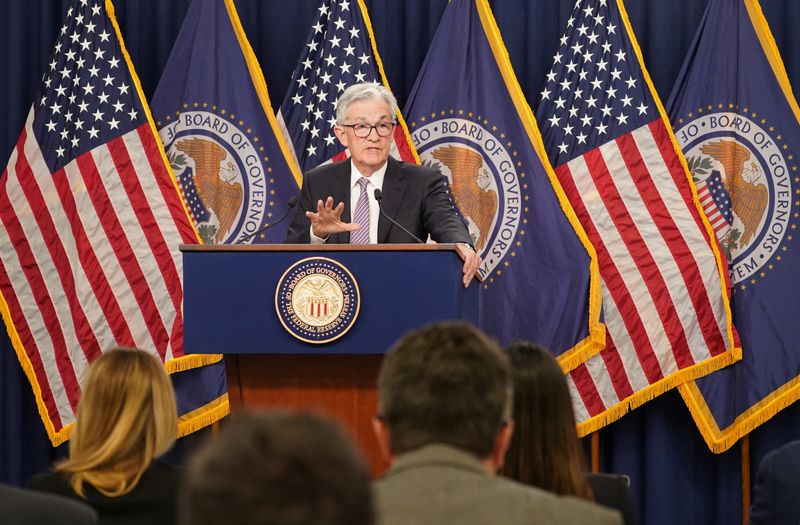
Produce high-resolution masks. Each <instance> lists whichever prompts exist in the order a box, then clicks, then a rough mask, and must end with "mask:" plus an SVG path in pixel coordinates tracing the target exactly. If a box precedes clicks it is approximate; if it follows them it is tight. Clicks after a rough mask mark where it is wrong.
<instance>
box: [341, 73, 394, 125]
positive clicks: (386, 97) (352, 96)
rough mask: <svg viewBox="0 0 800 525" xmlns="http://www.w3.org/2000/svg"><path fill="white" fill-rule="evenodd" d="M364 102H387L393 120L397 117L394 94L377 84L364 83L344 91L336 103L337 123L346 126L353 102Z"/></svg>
mask: <svg viewBox="0 0 800 525" xmlns="http://www.w3.org/2000/svg"><path fill="white" fill-rule="evenodd" d="M362 100H378V101H381V102H385V103H386V104H387V105H388V106H389V109H390V110H391V111H392V118H393V119H394V116H395V115H397V100H396V99H395V98H394V95H392V92H391V91H389V90H388V89H386V88H385V87H383V86H382V85H380V84H378V83H377V82H364V83H361V84H353V85H352V86H350V87H348V88H347V89H345V90H344V93H342V95H341V96H340V97H339V100H337V101H336V123H337V124H344V119H345V117H347V110H348V109H349V108H350V105H351V104H353V102H360V101H362Z"/></svg>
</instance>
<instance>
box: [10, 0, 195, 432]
mask: <svg viewBox="0 0 800 525" xmlns="http://www.w3.org/2000/svg"><path fill="white" fill-rule="evenodd" d="M104 5H105V4H104V3H103V2H102V1H100V0H73V2H72V3H71V5H70V7H69V10H68V11H67V16H66V20H65V22H64V25H63V26H62V27H61V30H60V33H59V36H58V38H57V41H56V44H55V50H54V52H53V54H52V58H51V60H50V62H49V64H48V66H47V69H46V72H45V73H44V76H43V78H42V86H41V88H40V91H39V93H38V94H37V96H36V98H35V101H34V104H33V107H32V108H31V110H30V112H29V114H28V118H27V121H26V123H25V127H24V129H23V130H22V133H21V135H20V137H19V140H18V142H17V145H16V147H15V149H14V151H13V153H12V155H11V158H10V160H9V162H8V166H7V168H6V170H5V171H4V172H3V175H2V179H0V220H1V221H2V224H3V227H2V228H0V292H1V293H2V299H3V304H2V305H0V306H1V307H2V309H3V314H4V319H5V321H6V324H7V328H8V330H9V333H10V334H11V337H12V341H13V343H14V346H15V349H16V350H17V353H18V356H19V358H20V361H21V363H22V366H23V368H24V370H25V372H26V374H27V375H28V378H29V379H30V381H31V383H32V385H33V389H34V392H35V393H36V396H37V402H38V404H39V410H40V413H41V414H42V416H43V420H44V423H45V426H46V428H47V430H48V434H49V435H50V438H51V440H52V441H53V443H54V444H57V443H60V442H61V441H63V440H64V439H66V438H67V437H68V430H69V429H68V428H67V425H69V424H70V423H72V422H73V421H74V419H75V409H76V405H77V402H78V398H79V397H80V392H81V390H80V385H79V383H80V380H81V378H82V377H83V375H84V373H85V371H86V369H87V367H88V365H89V363H91V362H92V361H93V360H94V359H95V358H96V357H97V356H98V355H100V353H101V352H102V351H103V350H105V349H107V348H109V347H110V346H112V345H115V344H120V345H135V346H137V347H140V348H143V349H146V350H148V351H151V352H153V353H157V355H158V356H159V357H160V358H161V359H162V360H163V361H165V362H167V361H169V360H172V359H173V358H176V357H179V356H182V355H183V333H182V332H183V320H182V317H181V301H182V287H181V276H182V268H181V259H180V254H179V253H178V245H179V244H181V243H195V242H197V238H196V234H195V232H194V230H193V228H192V226H191V223H190V222H189V218H188V216H187V213H186V210H185V207H184V206H183V203H182V202H181V200H180V196H179V194H178V192H177V189H176V187H175V183H174V181H173V180H172V179H171V177H170V174H169V172H168V171H167V168H166V167H165V165H164V161H163V157H162V153H161V152H160V147H159V143H158V140H157V139H156V137H155V135H154V128H153V127H152V126H151V124H150V122H149V120H148V117H147V114H146V109H145V106H144V101H143V100H142V98H141V95H140V93H139V91H138V89H137V85H136V80H135V73H134V72H133V70H132V69H131V66H130V65H129V64H128V63H127V61H126V59H125V54H124V52H123V48H122V46H123V44H122V41H121V40H120V38H119V37H118V35H119V33H118V30H117V26H116V24H115V22H114V21H113V19H112V18H111V17H113V12H112V13H110V14H109V13H107V12H106V10H105V8H104ZM108 5H110V4H108Z"/></svg>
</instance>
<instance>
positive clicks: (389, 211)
mask: <svg viewBox="0 0 800 525" xmlns="http://www.w3.org/2000/svg"><path fill="white" fill-rule="evenodd" d="M406 185H407V182H406V176H405V174H404V173H403V170H402V169H400V163H399V162H397V161H396V160H394V159H393V158H392V157H389V160H388V161H387V166H386V175H385V176H384V177H383V189H382V190H381V192H382V193H383V199H382V200H381V206H382V207H383V212H384V213H385V214H386V215H388V216H389V217H391V218H393V219H394V218H395V217H396V216H397V210H398V209H399V208H400V203H401V202H403V196H404V195H405V193H406ZM391 225H392V223H391V222H389V221H388V220H386V218H385V217H383V216H381V217H380V219H378V242H379V243H385V242H386V240H387V238H388V236H389V228H390V227H391Z"/></svg>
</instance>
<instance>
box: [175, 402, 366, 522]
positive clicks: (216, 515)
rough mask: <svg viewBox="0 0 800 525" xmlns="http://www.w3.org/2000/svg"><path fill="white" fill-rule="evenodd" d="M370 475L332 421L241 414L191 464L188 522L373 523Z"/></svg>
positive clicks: (185, 504) (185, 498) (184, 507)
mask: <svg viewBox="0 0 800 525" xmlns="http://www.w3.org/2000/svg"><path fill="white" fill-rule="evenodd" d="M369 481H370V480H369V474H368V473H367V470H366V468H365V466H364V464H363V462H362V461H361V459H360V457H359V456H358V454H357V453H356V451H355V448H354V447H353V445H352V443H351V441H350V439H349V438H348V437H347V436H346V435H345V433H344V432H343V431H342V430H341V429H340V428H339V427H338V426H337V425H336V424H334V423H333V422H330V421H328V420H326V419H323V418H321V417H320V416H316V415H313V414H307V413H297V414H291V413H281V412H277V413H255V412H239V413H237V414H235V415H234V416H233V418H232V420H231V421H230V422H229V423H228V424H227V425H226V426H224V427H223V429H222V430H221V431H220V433H219V434H218V435H217V436H215V437H214V439H212V440H211V441H210V442H209V443H208V444H206V446H205V447H204V448H203V449H202V450H201V451H200V452H199V453H198V454H197V455H196V456H195V457H194V458H192V460H191V461H190V463H189V472H188V475H187V476H186V484H185V487H184V490H183V494H182V500H181V520H180V521H181V523H182V524H183V525H224V524H229V523H236V524H237V525H370V524H371V523H373V508H372V495H371V492H370V486H369Z"/></svg>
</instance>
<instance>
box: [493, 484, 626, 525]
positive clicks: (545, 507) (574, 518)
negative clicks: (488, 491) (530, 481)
mask: <svg viewBox="0 0 800 525" xmlns="http://www.w3.org/2000/svg"><path fill="white" fill-rule="evenodd" d="M496 483H497V485H498V490H499V491H500V492H502V493H503V494H505V495H506V498H507V505H508V506H509V507H517V510H520V511H523V512H535V513H536V514H537V516H539V517H540V521H541V522H542V523H559V524H560V523H564V524H571V523H575V524H577V523H595V524H599V525H613V524H620V523H621V517H620V514H619V512H616V511H614V510H610V509H607V508H604V507H601V506H599V505H597V504H595V503H593V502H590V501H586V500H583V499H579V498H575V497H568V496H557V495H555V494H553V493H550V492H546V491H544V490H541V489H539V488H536V487H531V486H529V485H525V484H523V483H519V482H517V481H514V480H510V479H508V478H504V477H501V476H498V477H496Z"/></svg>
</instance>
